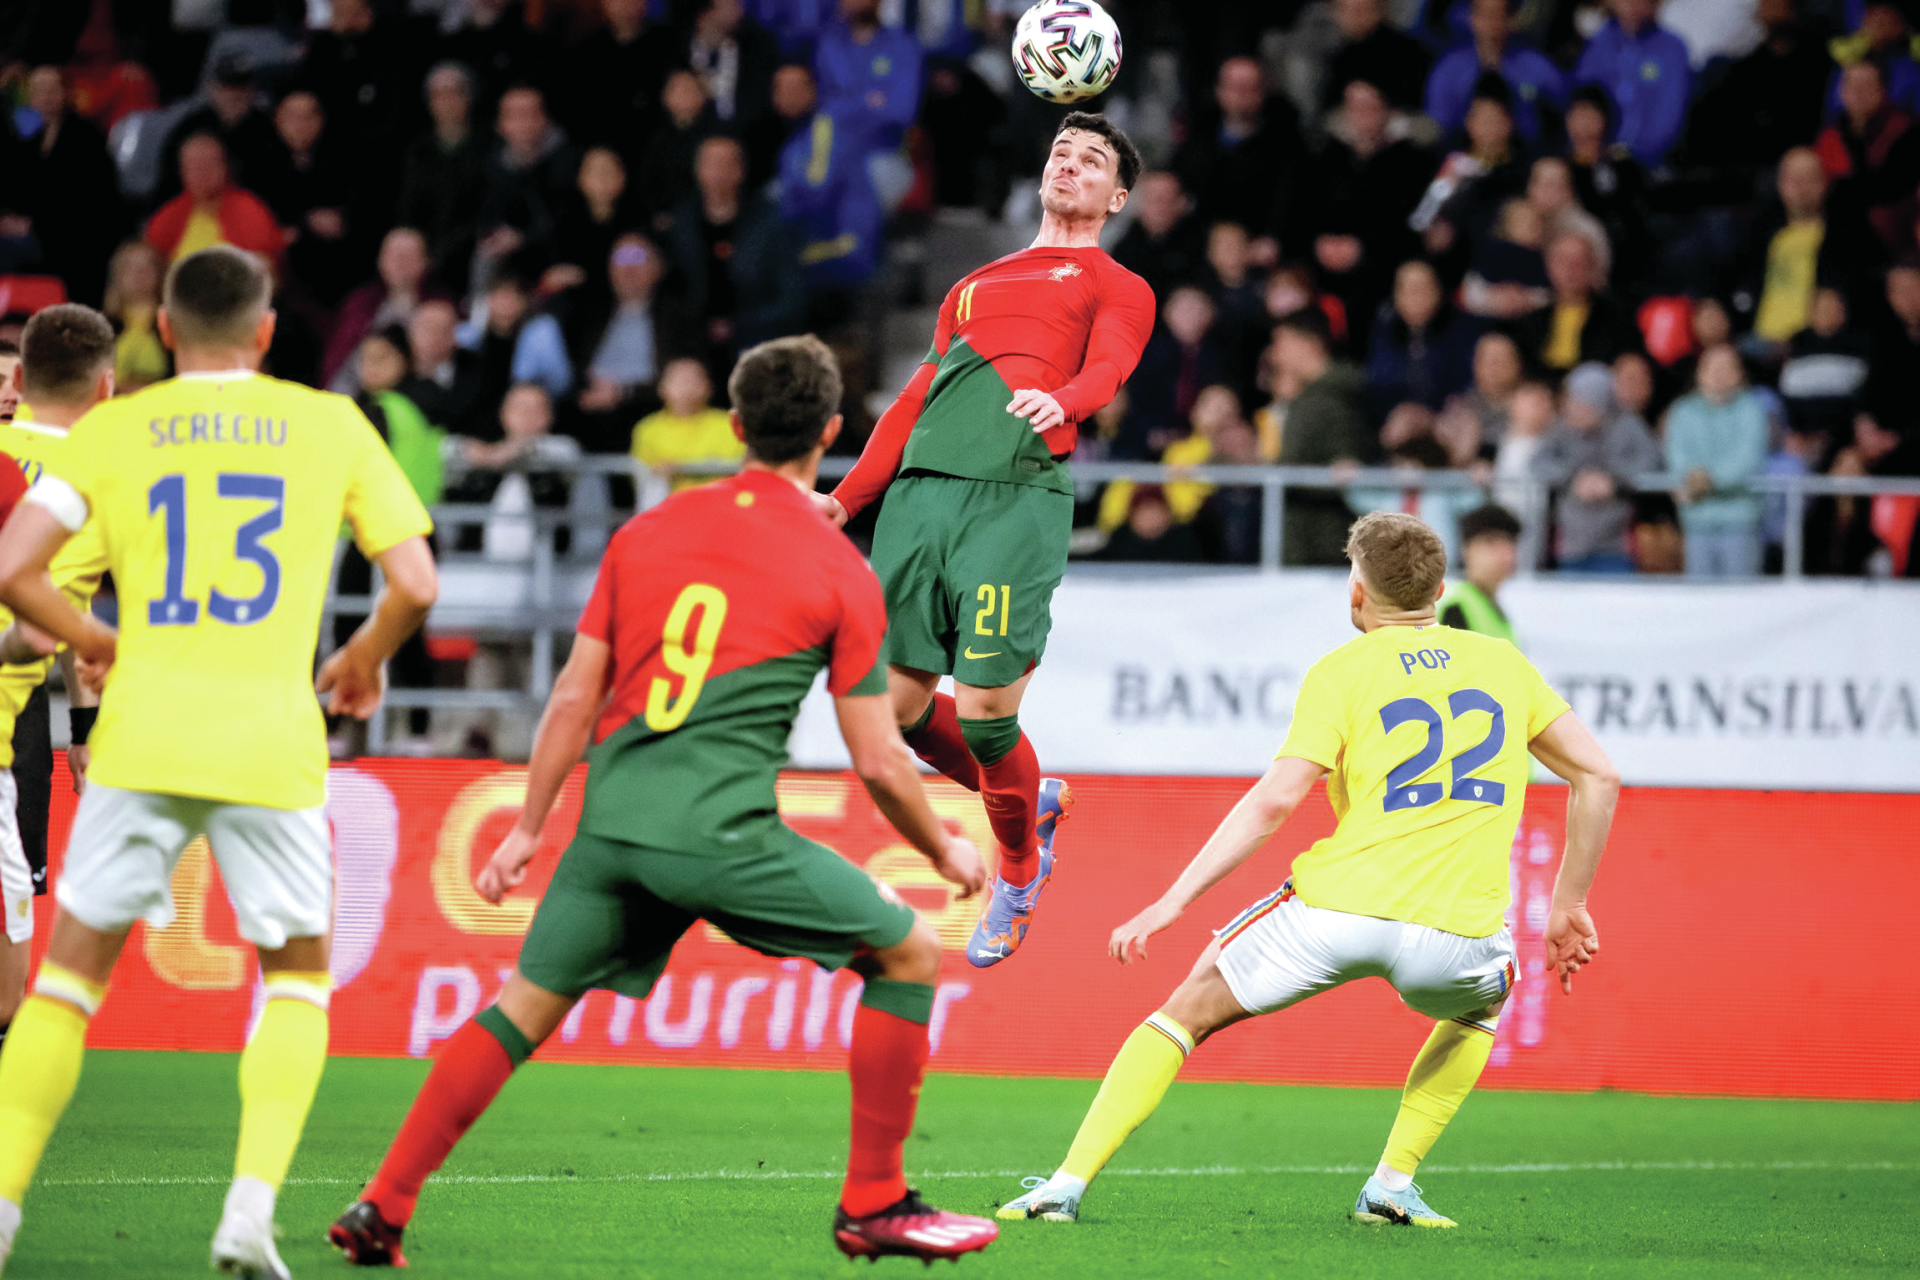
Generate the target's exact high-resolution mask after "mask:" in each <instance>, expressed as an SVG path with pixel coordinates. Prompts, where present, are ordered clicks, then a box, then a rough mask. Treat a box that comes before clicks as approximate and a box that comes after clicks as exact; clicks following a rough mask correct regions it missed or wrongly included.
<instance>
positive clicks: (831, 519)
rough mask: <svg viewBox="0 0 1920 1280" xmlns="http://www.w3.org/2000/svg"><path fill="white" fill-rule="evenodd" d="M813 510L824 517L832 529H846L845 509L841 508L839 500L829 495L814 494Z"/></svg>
mask: <svg viewBox="0 0 1920 1280" xmlns="http://www.w3.org/2000/svg"><path fill="white" fill-rule="evenodd" d="M813 509H814V510H815V511H818V512H819V513H820V514H821V515H823V516H825V517H826V518H827V522H828V523H829V524H831V525H833V527H834V528H836V529H844V528H846V525H847V509H846V508H845V507H843V506H841V505H840V499H838V498H836V497H834V496H833V495H832V494H830V493H816V494H814V495H813Z"/></svg>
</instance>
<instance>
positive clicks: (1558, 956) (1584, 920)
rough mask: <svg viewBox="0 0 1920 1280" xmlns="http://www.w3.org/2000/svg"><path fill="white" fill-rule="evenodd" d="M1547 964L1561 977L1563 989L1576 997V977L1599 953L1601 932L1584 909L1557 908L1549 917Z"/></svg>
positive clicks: (1561, 987)
mask: <svg viewBox="0 0 1920 1280" xmlns="http://www.w3.org/2000/svg"><path fill="white" fill-rule="evenodd" d="M1546 942H1547V963H1548V964H1550V965H1552V966H1553V971H1554V972H1555V973H1557V974H1559V975H1560V989H1561V990H1562V991H1564V992H1566V993H1567V994H1568V995H1572V994H1573V975H1574V974H1576V973H1578V972H1579V971H1580V970H1581V969H1583V968H1585V967H1586V966H1587V965H1590V964H1592V963H1593V962H1594V959H1595V957H1597V956H1598V955H1599V954H1600V933H1599V931H1598V930H1597V929H1595V928H1594V927H1593V917H1592V916H1591V915H1589V914H1587V909H1586V908H1585V907H1555V908H1554V909H1553V911H1552V912H1551V913H1550V914H1549V915H1548V916H1547V932H1546Z"/></svg>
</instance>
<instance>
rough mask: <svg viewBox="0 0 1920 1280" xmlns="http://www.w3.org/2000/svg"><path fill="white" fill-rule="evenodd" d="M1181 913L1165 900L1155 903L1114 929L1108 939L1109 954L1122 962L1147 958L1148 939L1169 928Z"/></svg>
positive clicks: (1127, 962) (1128, 962) (1129, 962)
mask: <svg viewBox="0 0 1920 1280" xmlns="http://www.w3.org/2000/svg"><path fill="white" fill-rule="evenodd" d="M1180 915H1181V912H1180V909H1179V908H1178V907H1173V906H1169V905H1168V904H1167V903H1166V902H1165V901H1161V902H1156V903H1154V904H1153V905H1152V906H1150V907H1148V908H1147V909H1146V910H1145V911H1142V912H1141V913H1140V914H1139V915H1137V916H1135V917H1134V918H1133V919H1131V920H1129V921H1127V922H1126V923H1125V924H1123V925H1121V926H1120V927H1119V928H1118V929H1115V930H1114V931H1113V936H1112V937H1111V938H1109V939H1107V954H1108V955H1110V956H1112V957H1113V958H1114V959H1115V960H1118V961H1119V962H1120V963H1121V964H1132V963H1133V962H1134V961H1135V960H1145V959H1146V958H1147V939H1148V938H1151V937H1152V936H1153V935H1154V934H1156V933H1159V932H1160V931H1161V930H1163V929H1165V928H1167V927H1168V926H1169V925H1171V924H1172V923H1173V922H1174V921H1176V920H1178V919H1179V918H1180Z"/></svg>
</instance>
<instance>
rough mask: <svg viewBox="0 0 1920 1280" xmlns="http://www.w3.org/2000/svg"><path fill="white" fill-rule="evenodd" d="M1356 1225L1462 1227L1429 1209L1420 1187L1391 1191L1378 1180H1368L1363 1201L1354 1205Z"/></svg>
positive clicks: (1376, 1178)
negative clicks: (1383, 1224)
mask: <svg viewBox="0 0 1920 1280" xmlns="http://www.w3.org/2000/svg"><path fill="white" fill-rule="evenodd" d="M1353 1220H1354V1221H1355V1222H1371V1223H1375V1224H1380V1223H1385V1224H1388V1225H1391V1226H1396V1227H1457V1226H1459V1225H1460V1224H1459V1223H1457V1222H1455V1221H1454V1220H1453V1219H1452V1218H1449V1217H1446V1216H1444V1215H1442V1214H1440V1213H1436V1212H1435V1211H1434V1210H1432V1209H1431V1208H1429V1207H1428V1206H1427V1202H1426V1201H1425V1200H1422V1199H1421V1198H1420V1188H1419V1187H1418V1186H1417V1185H1416V1186H1409V1187H1408V1188H1407V1189H1406V1190H1405V1191H1389V1190H1387V1188H1386V1185H1385V1184H1384V1183H1382V1182H1381V1181H1380V1179H1379V1178H1378V1177H1372V1178H1368V1179H1367V1185H1366V1186H1364V1187H1362V1188H1360V1198H1359V1199H1358V1200H1356V1201H1354V1204H1353Z"/></svg>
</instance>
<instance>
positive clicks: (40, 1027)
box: [0, 961, 106, 1204]
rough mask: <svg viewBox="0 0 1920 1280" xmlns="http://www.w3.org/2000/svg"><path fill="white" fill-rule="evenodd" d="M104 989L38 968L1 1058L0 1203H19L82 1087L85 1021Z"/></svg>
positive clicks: (49, 966) (55, 969) (46, 965)
mask: <svg viewBox="0 0 1920 1280" xmlns="http://www.w3.org/2000/svg"><path fill="white" fill-rule="evenodd" d="M105 995H106V988H105V987H103V986H101V985H100V984H99V983H97V982H89V981H87V980H86V979H85V978H83V977H81V976H80V975H79V974H77V973H74V972H73V971H72V970H70V969H63V968H61V967H60V966H59V965H57V964H53V963H52V962H50V961H48V962H43V963H42V964H41V966H40V974H39V976H38V977H37V978H36V979H35V980H34V990H33V994H32V995H30V996H28V997H27V999H26V1002H25V1003H23V1004H22V1005H21V1006H20V1012H19V1013H17V1014H15V1015H14V1017H13V1026H12V1027H11V1028H10V1029H9V1030H8V1032H7V1043H6V1048H5V1050H4V1051H0V1200H11V1201H12V1202H13V1203H15V1204H19V1203H20V1200H21V1198H22V1197H23V1196H25V1195H26V1194H27V1184H28V1183H30V1182H32V1181H33V1171H34V1170H35V1169H36V1168H38V1167H39V1165H40V1154H41V1152H43V1151H45V1150H46V1149H47V1139H48V1138H50V1137H52V1136H53V1127H54V1126H55V1125H56V1124H59V1123H60V1113H61V1112H63V1111H65V1110H66V1109H67V1103H69V1102H70V1101H72V1100H73V1087H74V1086H75V1085H76V1084H78V1083H80V1059H81V1057H82V1056H83V1055H84V1054H85V1052H86V1047H87V1020H88V1019H89V1018H91V1017H92V1016H93V1015H94V1012H95V1011H96V1010H98V1009H99V1008H100V1001H101V998H102V997H103V996H105Z"/></svg>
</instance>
